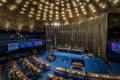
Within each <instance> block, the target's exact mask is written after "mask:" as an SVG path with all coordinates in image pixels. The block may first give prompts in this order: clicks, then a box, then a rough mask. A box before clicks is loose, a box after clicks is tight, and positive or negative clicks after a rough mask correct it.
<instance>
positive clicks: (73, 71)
mask: <svg viewBox="0 0 120 80" xmlns="http://www.w3.org/2000/svg"><path fill="white" fill-rule="evenodd" d="M67 72H68V73H69V74H73V75H76V74H77V71H75V70H67Z"/></svg>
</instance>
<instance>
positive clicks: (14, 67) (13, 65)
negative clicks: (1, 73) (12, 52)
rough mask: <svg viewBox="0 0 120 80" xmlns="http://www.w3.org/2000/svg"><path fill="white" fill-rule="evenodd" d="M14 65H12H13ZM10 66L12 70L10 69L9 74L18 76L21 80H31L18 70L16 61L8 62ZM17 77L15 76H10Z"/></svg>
mask: <svg viewBox="0 0 120 80" xmlns="http://www.w3.org/2000/svg"><path fill="white" fill-rule="evenodd" d="M11 63H12V64H11ZM8 65H11V68H10V69H9V74H13V75H16V76H17V77H16V78H18V79H19V80H29V78H27V77H26V75H24V74H23V73H22V72H21V71H20V70H19V68H18V66H17V63H16V61H12V62H8ZM10 77H11V78H12V77H15V76H10Z"/></svg>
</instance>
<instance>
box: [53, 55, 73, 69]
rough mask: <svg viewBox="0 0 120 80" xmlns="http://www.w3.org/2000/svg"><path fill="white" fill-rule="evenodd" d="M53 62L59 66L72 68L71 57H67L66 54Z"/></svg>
mask: <svg viewBox="0 0 120 80" xmlns="http://www.w3.org/2000/svg"><path fill="white" fill-rule="evenodd" d="M53 64H54V65H56V66H59V67H63V68H70V66H71V58H69V57H66V56H57V57H56V60H55V61H54V62H53Z"/></svg>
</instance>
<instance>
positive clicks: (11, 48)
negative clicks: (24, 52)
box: [8, 43, 19, 51]
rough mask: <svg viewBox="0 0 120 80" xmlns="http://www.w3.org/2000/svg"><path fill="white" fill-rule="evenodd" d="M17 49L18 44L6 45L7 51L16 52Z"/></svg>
mask: <svg viewBox="0 0 120 80" xmlns="http://www.w3.org/2000/svg"><path fill="white" fill-rule="evenodd" d="M16 49H19V44H18V43H10V44H8V51H12V50H16Z"/></svg>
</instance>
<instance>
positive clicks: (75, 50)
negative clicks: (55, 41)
mask: <svg viewBox="0 0 120 80" xmlns="http://www.w3.org/2000/svg"><path fill="white" fill-rule="evenodd" d="M57 50H61V51H63V50H64V51H71V52H77V53H78V52H79V53H81V52H84V51H83V50H82V49H71V48H57Z"/></svg>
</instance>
